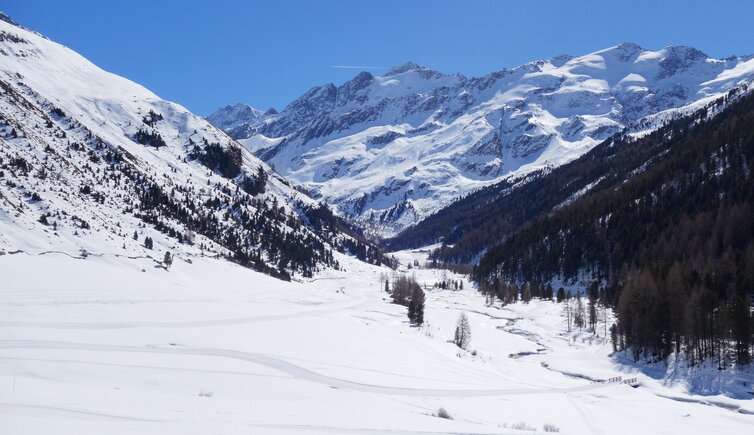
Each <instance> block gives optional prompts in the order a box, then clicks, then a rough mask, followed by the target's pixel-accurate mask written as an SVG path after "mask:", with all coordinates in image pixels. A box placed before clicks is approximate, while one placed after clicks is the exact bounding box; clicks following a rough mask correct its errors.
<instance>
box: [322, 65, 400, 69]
mask: <svg viewBox="0 0 754 435" xmlns="http://www.w3.org/2000/svg"><path fill="white" fill-rule="evenodd" d="M330 68H343V69H387V67H384V66H358V65H331V66H330Z"/></svg>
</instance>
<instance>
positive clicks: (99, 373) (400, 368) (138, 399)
mask: <svg viewBox="0 0 754 435" xmlns="http://www.w3.org/2000/svg"><path fill="white" fill-rule="evenodd" d="M416 255H419V254H411V253H403V255H401V256H399V257H400V258H402V259H404V260H407V261H408V260H411V259H412V258H414V257H415V256H416ZM340 261H342V263H344V264H345V268H346V269H347V270H346V271H345V272H338V271H326V272H324V273H322V274H320V275H319V276H318V277H317V278H315V279H313V280H310V281H307V282H303V283H285V282H282V281H278V280H275V279H273V278H269V277H267V276H265V275H261V274H258V273H255V272H252V271H250V270H247V269H244V268H241V267H238V266H235V265H233V264H230V263H227V262H223V261H219V260H211V259H207V258H192V262H191V263H188V262H186V261H184V260H183V259H179V258H177V259H176V261H175V263H174V264H173V267H172V268H171V269H170V271H165V270H163V269H161V268H159V267H156V265H155V263H153V262H151V260H147V259H130V260H129V259H123V258H114V257H107V256H103V257H96V256H90V257H89V258H87V259H86V260H81V259H73V258H70V257H68V256H64V255H60V254H48V255H40V256H30V255H26V254H16V255H4V256H0V428H2V429H1V430H0V432H1V433H3V434H42V433H45V434H46V433H55V434H68V433H70V434H84V433H87V434H90V433H91V434H94V433H103V434H104V433H107V434H125V433H127V434H136V433H139V434H145V433H155V434H158V433H159V434H166V433H194V434H230V433H244V434H246V433H254V434H257V433H259V434H267V433H269V434H281V433H284V434H288V433H348V434H352V433H353V434H356V433H366V434H371V433H407V434H417V433H418V434H429V433H453V434H501V433H506V434H526V433H533V432H532V431H537V432H541V433H544V432H545V430H544V427H545V425H546V424H549V425H552V427H556V428H558V429H559V431H560V433H568V434H636V433H661V434H674V433H677V434H691V433H699V434H706V433H720V434H737V433H740V434H744V433H751V428H752V427H754V403H752V399H751V398H752V397H754V396H751V395H749V394H748V393H747V392H746V389H747V386H744V384H743V383H744V382H748V391H751V380H752V379H753V378H754V376H752V374H751V373H750V372H747V373H744V374H739V375H737V376H735V377H727V378H726V377H723V379H724V382H721V381H719V380H718V379H709V378H705V377H704V376H703V375H704V373H702V374H697V375H695V376H696V377H695V378H694V379H693V380H692V381H689V380H688V378H687V377H686V376H688V375H689V373H688V372H686V373H684V374H681V375H679V374H677V373H676V374H675V376H674V377H668V376H666V375H665V374H664V371H662V370H660V369H656V368H655V369H646V368H644V369H640V367H638V366H635V365H632V364H630V363H627V362H624V361H623V360H622V359H621V358H620V357H618V358H611V357H610V356H609V354H610V351H611V349H610V345H609V343H606V342H605V341H604V340H603V339H602V337H599V338H595V337H593V335H592V334H591V333H588V332H580V333H571V334H568V333H567V332H566V321H565V318H564V317H563V315H562V306H561V305H558V304H555V303H552V302H532V303H530V304H528V305H525V304H515V305H509V306H507V307H504V308H501V307H500V306H499V305H497V306H494V307H489V306H486V305H485V300H484V298H483V297H482V296H480V295H478V294H476V291H475V290H474V289H473V288H472V287H471V285H470V284H469V283H468V282H464V290H458V291H452V290H438V289H429V290H427V302H426V306H427V308H426V314H425V320H426V323H425V325H424V326H423V327H422V328H413V327H409V325H408V323H407V318H406V314H405V313H406V309H405V308H404V307H401V306H397V305H393V304H390V303H389V301H388V295H387V294H386V293H385V292H384V284H383V283H381V282H380V275H381V274H389V273H390V272H389V271H388V270H387V269H378V268H375V267H371V266H368V265H364V264H362V263H358V262H355V261H353V260H349V259H347V258H342V259H340ZM409 273H413V274H415V276H416V278H417V279H418V280H419V281H420V282H422V283H426V284H428V286H429V287H431V286H432V284H433V283H434V282H436V281H439V280H441V279H443V275H444V274H445V275H446V277H447V278H450V279H459V277H458V276H455V275H453V274H450V273H449V272H443V271H437V270H423V269H414V270H411V271H409ZM461 312H465V313H466V314H467V315H468V318H469V321H470V325H471V331H472V340H471V347H470V349H471V350H475V351H476V352H475V353H476V355H472V353H470V352H465V351H462V350H460V349H459V348H457V347H456V346H455V345H454V344H453V343H451V342H448V340H449V339H451V338H452V337H453V332H454V329H455V324H456V320H457V318H458V316H459V314H460V313H461ZM600 332H602V331H600ZM600 335H601V334H600ZM653 370H654V371H653ZM658 372H662V373H659V374H658ZM705 373H706V372H705ZM616 376H622V377H623V378H624V379H627V378H634V377H635V378H637V380H638V383H639V387H638V388H632V387H630V386H628V385H625V384H619V383H601V382H593V381H592V380H599V381H601V380H606V379H608V378H612V377H616ZM700 379H701V380H700ZM700 384H701V386H700ZM715 388H717V390H718V391H719V390H724V391H726V392H727V393H728V394H727V395H722V394H710V391H712V392H714V391H715ZM690 390H693V391H695V392H699V391H700V390H704V392H705V393H706V394H707V395H706V396H702V395H698V394H693V393H692V392H690ZM747 396H748V397H747ZM439 408H444V409H445V410H447V412H448V413H449V414H450V415H451V416H452V418H453V419H452V420H450V419H442V418H438V417H436V416H435V414H436V413H437V412H438V409H439ZM551 430H553V429H551Z"/></svg>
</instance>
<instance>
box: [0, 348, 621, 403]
mask: <svg viewBox="0 0 754 435" xmlns="http://www.w3.org/2000/svg"><path fill="white" fill-rule="evenodd" d="M0 348H1V349H56V350H83V351H95V352H139V353H153V354H171V355H190V356H214V357H220V358H231V359H237V360H241V361H247V362H250V363H254V364H258V365H261V366H264V367H268V368H272V369H275V370H278V371H280V372H283V373H285V374H287V375H290V376H292V377H293V378H296V379H301V380H305V381H309V382H315V383H319V384H322V385H326V386H329V387H331V388H343V389H348V390H355V391H361V392H367V393H378V394H389V395H398V396H420V397H432V396H436V397H484V396H514V395H522V394H553V393H567V392H577V391H589V390H595V389H599V388H605V387H608V386H610V385H611V384H601V383H591V384H586V385H582V386H577V387H567V388H513V389H489V390H485V389H480V390H474V389H458V390H448V389H434V388H428V389H421V388H403V387H392V386H385V385H374V384H366V383H361V382H353V381H349V380H345V379H340V378H334V377H331V376H326V375H322V374H319V373H317V372H314V371H311V370H309V369H307V368H304V367H301V366H298V365H295V364H292V363H290V362H287V361H284V360H282V359H280V358H276V357H274V356H270V355H264V354H258V353H251V352H242V351H238V350H229V349H213V348H161V347H139V346H121V345H104V344H86V343H69V342H62V341H33V340H5V341H0Z"/></svg>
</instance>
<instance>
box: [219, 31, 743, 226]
mask: <svg viewBox="0 0 754 435" xmlns="http://www.w3.org/2000/svg"><path fill="white" fill-rule="evenodd" d="M752 78H754V62H751V58H750V57H747V56H744V57H729V58H726V59H712V58H709V57H708V56H707V55H706V54H704V53H703V52H701V51H699V50H697V49H694V48H692V47H685V46H669V47H665V48H663V49H661V50H657V51H652V50H647V49H644V48H642V47H640V46H639V45H637V44H634V43H623V44H620V45H616V46H613V47H609V48H606V49H603V50H599V51H596V52H594V53H590V54H587V55H583V56H570V55H558V56H554V57H553V58H550V59H548V60H540V61H533V62H529V63H526V64H523V65H520V66H518V67H515V68H511V69H501V70H498V71H495V72H493V73H490V74H488V75H485V76H482V77H471V78H467V77H465V76H463V75H462V74H444V73H441V72H438V71H435V70H432V69H430V68H426V67H423V66H420V65H418V64H416V63H413V62H407V63H404V64H401V65H398V66H396V67H393V68H391V70H389V71H388V72H387V73H386V74H384V75H382V76H374V75H372V74H371V73H369V72H361V73H359V74H357V75H356V76H355V77H354V78H353V79H351V80H349V81H347V82H345V83H344V84H342V85H341V86H336V85H334V84H332V83H328V84H325V85H322V86H315V87H312V88H311V89H309V90H308V91H307V92H305V93H304V94H303V95H302V96H301V97H299V98H297V99H296V100H294V101H292V102H291V103H290V104H289V105H288V106H286V107H285V108H284V109H283V110H282V111H281V112H280V113H277V114H274V115H270V116H263V117H261V118H255V119H254V120H249V121H247V122H243V123H241V124H239V125H237V126H236V127H234V128H231V129H227V132H228V133H229V134H230V135H231V136H233V137H235V138H237V139H239V141H240V142H241V143H242V144H244V145H245V146H246V147H247V148H248V149H249V150H251V151H252V152H254V154H255V155H257V156H259V157H260V158H261V159H262V160H264V161H266V162H268V163H269V164H270V165H271V166H273V167H274V168H275V169H276V170H277V171H278V172H279V173H281V174H282V175H284V176H286V177H288V178H290V179H292V180H293V181H295V182H297V183H301V184H302V185H304V186H306V188H307V189H308V190H309V191H310V192H312V193H313V195H314V196H315V197H317V198H318V199H321V200H325V201H327V202H328V203H329V204H331V205H333V206H334V207H336V208H337V210H338V211H339V213H340V214H342V215H344V216H346V217H349V218H351V219H353V220H354V221H357V222H361V223H362V224H363V225H364V226H365V227H367V228H371V229H372V230H374V231H375V232H376V233H377V234H379V235H382V236H391V235H395V234H396V233H398V232H400V231H401V230H402V229H404V228H406V227H408V226H411V225H413V224H415V223H417V222H418V221H420V220H421V219H423V218H425V217H427V216H429V215H431V214H432V213H434V212H436V211H438V210H439V209H440V208H441V207H442V206H444V205H447V204H448V203H449V202H451V201H452V200H453V198H456V197H458V196H461V195H464V194H466V193H469V192H471V191H474V190H477V189H479V188H481V187H484V186H487V185H490V184H494V183H496V182H500V181H502V180H504V179H506V178H510V177H514V178H515V177H520V176H523V175H525V174H527V173H530V172H534V171H538V170H541V169H545V168H552V167H557V166H559V165H562V164H563V163H566V162H568V161H572V160H573V159H575V158H577V157H578V156H580V155H582V154H584V153H585V152H586V151H588V150H589V149H591V148H592V147H594V146H595V145H597V144H598V143H600V142H601V141H603V140H605V139H607V138H608V137H610V136H611V135H612V134H615V133H617V132H619V131H622V130H624V129H626V128H632V129H633V130H635V131H636V132H637V134H638V133H640V132H641V131H642V130H651V129H653V128H656V127H657V126H658V125H660V124H661V123H662V122H664V121H665V120H666V119H667V118H669V117H672V116H675V113H676V112H679V111H680V112H683V113H688V112H690V111H693V110H695V108H697V107H699V106H701V105H704V104H705V103H707V102H709V101H711V100H712V99H714V98H716V97H719V96H720V95H722V94H724V92H727V91H728V90H730V89H732V88H734V87H736V86H738V85H740V84H741V83H743V82H748V81H751V80H752Z"/></svg>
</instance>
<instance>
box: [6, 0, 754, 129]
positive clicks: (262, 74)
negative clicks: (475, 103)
mask: <svg viewBox="0 0 754 435" xmlns="http://www.w3.org/2000/svg"><path fill="white" fill-rule="evenodd" d="M0 10H3V11H5V12H6V13H8V14H9V15H10V16H11V17H13V18H14V19H15V20H16V21H19V22H20V23H21V24H23V25H25V26H27V27H31V28H33V29H35V30H37V31H39V32H41V33H43V34H45V35H47V36H48V37H50V38H51V39H53V40H56V41H58V42H60V43H63V44H65V45H67V46H69V47H71V48H73V49H74V50H76V51H78V52H79V53H81V54H83V55H84V56H86V57H88V58H89V59H90V60H92V61H93V62H94V63H96V64H98V65H99V66H101V67H103V68H105V69H107V70H109V71H112V72H115V73H117V74H120V75H122V76H125V77H128V78H129V79H131V80H134V81H136V82H139V83H141V84H143V85H145V86H147V87H148V88H150V89H151V90H153V91H154V92H156V93H157V94H158V95H160V96H161V97H163V98H167V99H170V100H174V101H177V102H179V103H181V104H183V105H185V106H186V107H188V108H189V109H191V110H192V111H194V112H196V113H198V114H200V115H207V114H209V113H210V112H212V111H213V110H214V109H216V108H217V107H219V106H221V105H225V104H228V103H234V102H247V103H250V104H252V105H254V106H257V107H259V108H261V109H266V108H268V107H275V108H277V109H278V110H280V109H281V108H282V107H284V106H285V105H286V104H287V103H289V102H290V101H291V100H293V99H294V98H296V97H297V96H299V95H300V94H301V93H303V92H304V91H306V90H307V89H309V88H310V87H312V86H315V85H318V84H323V83H327V82H334V83H336V84H340V83H343V82H344V81H346V80H348V79H349V78H351V77H353V76H354V75H356V74H357V73H358V69H349V68H333V66H338V65H340V66H349V65H352V66H374V67H389V66H392V65H396V64H400V63H403V62H405V61H407V60H412V61H415V62H417V63H419V64H422V65H425V66H429V67H432V68H434V69H437V70H440V71H443V72H461V73H463V74H466V75H469V76H473V75H483V74H486V73H489V72H491V71H495V70H498V69H500V68H503V67H513V66H516V65H519V64H521V63H524V62H528V61H532V60H536V59H544V58H549V57H552V56H554V55H557V54H560V53H568V54H576V55H577V54H585V53H588V52H591V51H595V50H598V49H601V48H605V47H608V46H611V45H616V44H619V43H621V42H624V41H631V42H635V43H637V44H639V45H641V46H643V47H647V48H653V49H657V48H661V47H664V46H667V45H691V46H694V47H697V48H699V49H701V50H702V51H704V52H706V53H707V54H709V55H711V56H715V57H725V56H728V55H731V54H748V53H754V25H753V24H752V23H754V1H751V0H738V1H734V0H715V1H693V0H686V1H673V0H653V1H644V0H641V1H611V0H597V1H565V0H563V1H536V0H530V1H523V0H522V1H504V0H488V1H480V0H463V1H461V0H459V1H443V0H381V1H365V0H350V1H345V0H338V1H336V0H319V1H315V0H301V1H288V0H269V1H265V2H260V1H241V0H237V1H229V0H213V1H206V2H205V1H202V2H200V1H192V0H184V1H179V0H159V1H144V0H128V1H126V0H106V1H105V0H69V1H60V0H56V1H49V0H0ZM372 72H373V73H375V74H380V73H382V72H384V71H383V70H379V69H375V70H373V71H372Z"/></svg>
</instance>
